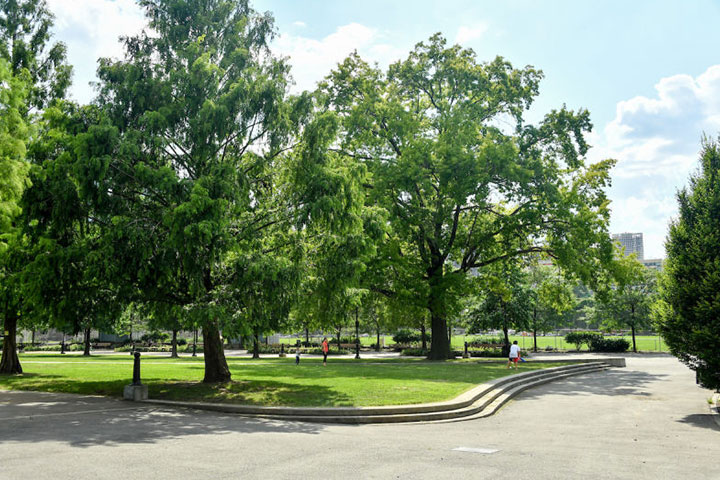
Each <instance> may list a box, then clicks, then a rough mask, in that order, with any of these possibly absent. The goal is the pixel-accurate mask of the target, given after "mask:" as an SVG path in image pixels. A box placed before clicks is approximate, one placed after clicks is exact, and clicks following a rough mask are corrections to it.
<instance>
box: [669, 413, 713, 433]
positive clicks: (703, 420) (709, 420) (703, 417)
mask: <svg viewBox="0 0 720 480" xmlns="http://www.w3.org/2000/svg"><path fill="white" fill-rule="evenodd" d="M678 422H680V423H685V424H688V425H692V426H693V427H701V428H707V429H710V430H720V427H719V426H718V424H717V423H715V419H714V418H713V415H711V414H709V413H694V414H692V415H687V416H686V417H685V418H681V419H680V420H678Z"/></svg>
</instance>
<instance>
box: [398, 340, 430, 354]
mask: <svg viewBox="0 0 720 480" xmlns="http://www.w3.org/2000/svg"><path fill="white" fill-rule="evenodd" d="M393 338H394V337H393ZM427 354H428V350H423V349H422V348H405V349H403V351H402V353H401V355H403V356H409V357H427Z"/></svg>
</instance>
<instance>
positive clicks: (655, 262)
mask: <svg viewBox="0 0 720 480" xmlns="http://www.w3.org/2000/svg"><path fill="white" fill-rule="evenodd" d="M664 261H665V260H663V259H662V258H648V259H647V260H641V261H640V263H642V264H643V265H645V268H652V269H653V270H662V268H663V262H664Z"/></svg>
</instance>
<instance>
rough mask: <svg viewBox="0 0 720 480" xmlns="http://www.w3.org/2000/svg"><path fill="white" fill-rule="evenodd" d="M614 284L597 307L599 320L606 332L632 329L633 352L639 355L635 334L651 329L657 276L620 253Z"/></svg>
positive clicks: (633, 257)
mask: <svg viewBox="0 0 720 480" xmlns="http://www.w3.org/2000/svg"><path fill="white" fill-rule="evenodd" d="M618 255H619V256H618V260H617V262H616V263H617V267H616V269H615V280H614V282H613V285H612V286H611V288H609V289H607V290H606V292H605V293H604V295H603V296H602V297H601V298H600V299H599V302H597V304H596V307H595V308H596V310H597V319H598V320H600V321H601V322H602V325H603V326H604V327H605V328H612V329H617V328H630V332H631V335H632V342H633V351H634V352H637V342H636V340H635V334H636V332H637V330H638V329H642V328H648V327H650V326H651V324H652V321H651V318H650V313H651V307H652V305H653V303H654V302H655V301H656V294H657V278H656V277H657V275H656V273H655V271H653V270H650V269H648V268H646V267H645V266H644V265H643V264H642V263H640V262H639V261H638V260H637V259H636V258H635V256H634V255H630V256H627V257H626V256H624V255H622V253H620V252H618Z"/></svg>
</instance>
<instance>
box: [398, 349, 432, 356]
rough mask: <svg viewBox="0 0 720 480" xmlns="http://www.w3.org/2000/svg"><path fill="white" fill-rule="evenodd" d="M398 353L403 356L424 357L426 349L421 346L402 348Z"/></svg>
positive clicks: (426, 352)
mask: <svg viewBox="0 0 720 480" xmlns="http://www.w3.org/2000/svg"><path fill="white" fill-rule="evenodd" d="M400 354H401V355H402V356H404V357H426V356H427V354H428V350H427V349H423V348H403V349H402V351H401V352H400Z"/></svg>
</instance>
